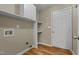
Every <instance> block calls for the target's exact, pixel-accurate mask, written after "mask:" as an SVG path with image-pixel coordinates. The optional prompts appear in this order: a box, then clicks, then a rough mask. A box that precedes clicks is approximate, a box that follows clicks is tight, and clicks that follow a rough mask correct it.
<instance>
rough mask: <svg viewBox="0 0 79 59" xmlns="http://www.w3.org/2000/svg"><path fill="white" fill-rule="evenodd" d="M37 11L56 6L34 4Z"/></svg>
mask: <svg viewBox="0 0 79 59" xmlns="http://www.w3.org/2000/svg"><path fill="white" fill-rule="evenodd" d="M35 6H36V8H37V10H39V11H40V10H43V9H46V8H49V7H51V6H52V7H54V6H57V4H35Z"/></svg>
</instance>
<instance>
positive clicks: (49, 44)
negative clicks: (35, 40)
mask: <svg viewBox="0 0 79 59" xmlns="http://www.w3.org/2000/svg"><path fill="white" fill-rule="evenodd" d="M39 44H43V45H47V46H50V47H52V45H50V44H47V43H42V42H39Z"/></svg>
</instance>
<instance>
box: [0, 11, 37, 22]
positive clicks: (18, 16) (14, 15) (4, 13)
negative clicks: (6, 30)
mask: <svg viewBox="0 0 79 59" xmlns="http://www.w3.org/2000/svg"><path fill="white" fill-rule="evenodd" d="M0 15H4V16H8V17H12V18H17V19H20V20H26V21H29V22H36V21H35V20H32V19H29V18H26V17H24V16H20V15H16V14H11V13H8V12H4V11H0Z"/></svg>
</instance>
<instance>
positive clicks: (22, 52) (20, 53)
mask: <svg viewBox="0 0 79 59" xmlns="http://www.w3.org/2000/svg"><path fill="white" fill-rule="evenodd" d="M32 48H33V47H31V48H28V49H25V50H23V51H21V52H19V53H17V54H16V55H22V54H24V53H25V52H27V51H29V50H31V49H32Z"/></svg>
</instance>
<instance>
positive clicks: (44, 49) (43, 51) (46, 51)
mask: <svg viewBox="0 0 79 59" xmlns="http://www.w3.org/2000/svg"><path fill="white" fill-rule="evenodd" d="M24 55H72V52H71V51H69V50H66V49H62V48H57V47H49V46H46V45H42V44H39V45H38V48H32V49H31V50H29V51H28V52H25V53H24Z"/></svg>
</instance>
